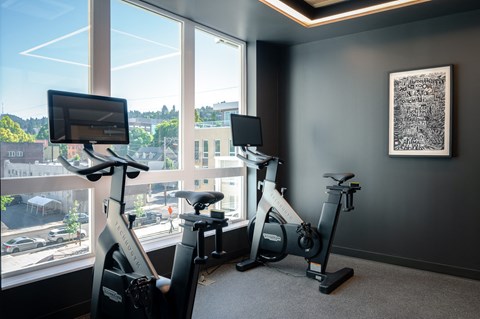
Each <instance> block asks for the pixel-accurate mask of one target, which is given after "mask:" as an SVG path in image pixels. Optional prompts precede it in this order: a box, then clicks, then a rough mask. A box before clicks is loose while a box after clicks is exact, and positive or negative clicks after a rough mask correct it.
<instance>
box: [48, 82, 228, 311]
mask: <svg viewBox="0 0 480 319" xmlns="http://www.w3.org/2000/svg"><path fill="white" fill-rule="evenodd" d="M48 102H49V103H48V104H49V122H50V136H51V141H52V142H54V143H83V144H84V152H85V153H86V154H87V156H88V157H89V159H90V160H91V162H92V163H93V166H91V167H88V168H78V167H76V166H72V165H71V164H70V162H69V161H68V160H67V159H65V158H64V157H63V156H60V157H59V158H58V160H59V162H61V163H62V165H63V166H64V167H65V168H66V169H67V170H69V171H71V172H73V173H75V174H78V175H80V176H83V177H86V178H87V179H88V180H90V181H92V182H95V181H98V180H99V179H100V178H102V177H103V176H111V185H110V197H109V198H108V200H105V201H103V207H104V213H105V214H106V217H107V224H106V226H105V228H104V230H103V231H102V232H101V234H100V236H99V237H98V240H97V241H96V248H95V264H94V271H93V285H92V286H93V288H92V301H91V312H90V317H91V318H115V319H118V318H125V319H131V318H142V319H143V318H169V319H170V318H173V319H180V318H181V319H184V318H190V317H191V316H192V311H193V305H194V299H195V292H196V289H197V282H198V275H199V269H200V265H202V264H205V263H206V261H207V256H206V255H205V237H204V233H205V232H207V231H213V232H215V250H214V251H213V252H212V254H211V255H212V257H215V258H220V257H222V256H223V255H224V254H225V252H224V251H223V250H222V233H223V232H222V229H223V227H225V226H226V225H227V219H226V218H225V214H224V212H223V211H218V210H217V211H214V210H211V211H210V214H200V211H201V210H204V209H205V208H207V207H208V206H210V205H213V204H215V203H216V202H218V201H220V200H221V199H223V194H222V193H220V192H213V191H212V192H193V191H177V192H175V193H174V194H172V195H171V196H173V197H177V198H184V199H185V200H186V201H187V202H188V203H189V204H190V205H192V206H193V209H194V210H195V212H192V213H184V214H180V218H181V219H182V221H183V223H182V225H181V226H183V236H182V241H181V242H180V243H179V244H177V247H176V249H175V260H174V263H173V269H172V275H171V278H170V279H169V278H165V277H162V276H159V275H158V274H157V271H156V268H155V266H154V265H153V264H152V263H151V261H150V259H149V257H148V255H147V254H146V253H145V251H144V249H143V247H142V245H141V243H140V241H139V239H138V238H137V236H136V234H135V232H134V230H133V229H132V226H133V223H134V221H135V219H136V215H135V214H133V213H129V214H126V213H125V210H126V207H127V203H126V200H125V184H126V180H127V178H129V179H133V178H136V177H138V176H139V174H140V172H142V171H148V170H149V167H148V166H146V165H144V164H141V163H139V162H136V161H135V160H133V159H132V158H131V157H128V156H127V157H121V156H119V155H118V154H116V153H115V152H114V151H113V150H111V149H107V151H108V154H101V153H98V152H95V150H94V149H93V145H94V144H127V143H128V141H129V140H128V133H129V132H128V116H127V101H126V100H124V99H119V98H112V97H103V96H97V95H89V94H78V93H71V92H61V91H54V90H51V91H48ZM158 267H160V265H158Z"/></svg>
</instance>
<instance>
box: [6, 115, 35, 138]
mask: <svg viewBox="0 0 480 319" xmlns="http://www.w3.org/2000/svg"><path fill="white" fill-rule="evenodd" d="M0 141H1V142H9V143H22V142H34V141H35V138H34V137H33V136H32V135H30V134H27V133H25V131H24V130H22V128H21V127H20V125H19V124H18V123H16V122H14V121H13V120H12V119H11V118H10V117H9V116H3V117H2V119H1V120H0Z"/></svg>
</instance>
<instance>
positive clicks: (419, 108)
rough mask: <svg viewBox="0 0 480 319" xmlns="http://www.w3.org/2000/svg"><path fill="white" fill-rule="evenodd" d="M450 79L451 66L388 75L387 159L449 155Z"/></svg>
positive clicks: (451, 88) (451, 96)
mask: <svg viewBox="0 0 480 319" xmlns="http://www.w3.org/2000/svg"><path fill="white" fill-rule="evenodd" d="M452 76H453V65H444V66H437V67H430V68H425V69H415V70H409V71H400V72H391V73H390V74H389V142H388V155H389V156H391V157H395V156H421V157H423V156H427V157H451V156H452V109H453V105H452V99H453V82H452Z"/></svg>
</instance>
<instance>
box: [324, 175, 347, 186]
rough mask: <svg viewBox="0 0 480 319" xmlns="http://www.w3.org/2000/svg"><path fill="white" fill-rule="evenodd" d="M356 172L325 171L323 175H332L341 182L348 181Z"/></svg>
mask: <svg viewBox="0 0 480 319" xmlns="http://www.w3.org/2000/svg"><path fill="white" fill-rule="evenodd" d="M354 176H355V174H353V173H325V174H323V177H330V178H331V179H333V180H334V181H337V182H338V183H339V184H341V183H343V182H345V181H348V180H349V179H351V178H353V177H354Z"/></svg>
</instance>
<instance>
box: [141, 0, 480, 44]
mask: <svg viewBox="0 0 480 319" xmlns="http://www.w3.org/2000/svg"><path fill="white" fill-rule="evenodd" d="M141 1H142V2H144V3H148V4H152V5H154V6H156V7H159V8H161V9H164V10H166V11H169V12H171V13H174V14H176V15H179V16H182V17H185V18H187V19H190V20H192V21H195V22H197V23H200V24H202V25H205V26H208V27H210V28H212V29H215V30H218V31H221V32H223V33H226V34H228V35H230V36H233V37H235V38H238V39H240V40H244V41H247V42H251V41H257V40H258V41H267V42H274V43H279V44H287V45H294V44H300V43H305V42H311V41H316V40H322V39H326V38H333V37H337V36H342V35H347V34H352V33H357V32H362V31H368V30H372V29H378V28H384V27H389V26H392V25H397V24H403V23H408V22H413V21H418V20H423V19H429V18H434V17H439V16H444V15H449V14H455V13H460V12H465V11H470V10H478V9H480V1H479V0H432V1H430V2H424V3H421V4H418V5H414V6H409V7H404V8H400V9H396V10H392V11H385V12H380V13H376V14H373V15H369V16H363V17H359V18H355V19H351V20H345V21H340V22H335V23H331V24H327V25H322V26H318V27H313V28H306V27H304V26H302V25H300V24H298V23H297V22H295V21H293V20H291V19H289V18H287V17H286V16H284V15H283V14H280V13H279V12H277V11H275V10H273V9H272V8H270V7H268V6H267V5H265V4H263V3H262V2H260V1H258V0H141ZM300 2H303V1H300Z"/></svg>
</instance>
